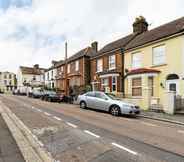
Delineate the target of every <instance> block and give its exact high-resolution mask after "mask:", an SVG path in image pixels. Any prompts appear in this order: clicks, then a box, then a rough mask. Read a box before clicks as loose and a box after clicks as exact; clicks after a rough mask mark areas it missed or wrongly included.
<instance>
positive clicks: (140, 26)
mask: <svg viewBox="0 0 184 162" xmlns="http://www.w3.org/2000/svg"><path fill="white" fill-rule="evenodd" d="M146 31H148V23H147V21H146V19H145V18H144V17H143V16H139V17H137V18H136V19H135V22H134V23H133V32H134V33H137V34H141V33H143V32H146Z"/></svg>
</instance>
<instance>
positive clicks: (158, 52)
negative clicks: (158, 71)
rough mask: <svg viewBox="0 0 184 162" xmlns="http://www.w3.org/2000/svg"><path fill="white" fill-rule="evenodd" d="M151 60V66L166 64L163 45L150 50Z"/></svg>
mask: <svg viewBox="0 0 184 162" xmlns="http://www.w3.org/2000/svg"><path fill="white" fill-rule="evenodd" d="M152 59H153V61H152V64H153V66H157V65H163V64H165V63H166V48H165V45H160V46H156V47H153V48H152Z"/></svg>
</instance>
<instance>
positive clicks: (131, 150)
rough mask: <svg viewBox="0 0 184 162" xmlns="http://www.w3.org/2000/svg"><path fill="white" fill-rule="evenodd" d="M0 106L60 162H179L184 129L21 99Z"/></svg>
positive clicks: (5, 97)
mask: <svg viewBox="0 0 184 162" xmlns="http://www.w3.org/2000/svg"><path fill="white" fill-rule="evenodd" d="M0 100H1V101H2V102H3V103H4V104H5V105H6V106H8V107H9V109H10V110H11V111H12V112H13V113H14V114H15V115H16V116H17V117H18V118H19V119H20V120H21V121H22V122H23V123H24V124H25V125H26V126H27V127H28V128H29V129H30V131H31V132H32V133H33V134H34V135H35V136H36V137H37V138H38V139H39V141H40V145H42V147H44V148H45V149H46V150H47V151H48V152H50V153H51V154H52V156H53V157H54V158H55V159H56V160H58V161H60V162H134V161H135V162H184V149H183V148H184V147H183V146H184V140H183V138H184V126H182V125H176V124H173V123H168V122H162V121H157V120H151V119H147V118H139V117H138V118H129V117H124V116H122V117H113V116H111V115H110V114H108V113H104V112H97V111H93V110H81V109H80V108H79V106H77V105H68V104H58V103H49V102H44V101H41V100H37V99H30V98H27V97H23V96H11V95H2V96H1V97H0Z"/></svg>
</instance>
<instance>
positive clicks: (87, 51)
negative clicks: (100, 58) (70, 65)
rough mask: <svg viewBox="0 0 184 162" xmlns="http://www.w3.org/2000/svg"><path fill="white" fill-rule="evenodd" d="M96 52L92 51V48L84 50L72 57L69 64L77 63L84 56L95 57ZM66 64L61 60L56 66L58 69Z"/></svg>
mask: <svg viewBox="0 0 184 162" xmlns="http://www.w3.org/2000/svg"><path fill="white" fill-rule="evenodd" d="M95 53H96V52H95V50H93V49H92V47H86V48H84V49H82V50H80V51H79V52H77V53H76V54H74V55H72V56H70V57H69V58H68V59H67V62H72V61H75V60H77V59H79V58H81V57H84V56H88V57H91V56H93V55H95ZM65 63H66V62H65V61H64V60H61V61H59V62H58V63H57V64H56V67H59V66H62V65H64V64H65Z"/></svg>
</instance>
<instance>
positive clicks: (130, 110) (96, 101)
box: [78, 91, 140, 116]
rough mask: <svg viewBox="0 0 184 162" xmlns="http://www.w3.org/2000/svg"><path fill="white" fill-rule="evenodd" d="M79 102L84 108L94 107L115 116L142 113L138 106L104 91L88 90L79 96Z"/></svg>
mask: <svg viewBox="0 0 184 162" xmlns="http://www.w3.org/2000/svg"><path fill="white" fill-rule="evenodd" d="M78 103H79V104H80V107H81V108H82V109H85V108H93V109H97V110H103V111H107V112H109V113H111V114H112V115H114V116H119V115H121V114H128V115H136V114H139V113H140V109H139V107H138V106H136V105H134V104H130V103H127V102H124V101H121V100H120V99H118V98H116V97H115V96H114V95H112V94H107V93H104V92H98V91H93V92H87V93H85V94H83V95H79V96H78Z"/></svg>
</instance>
